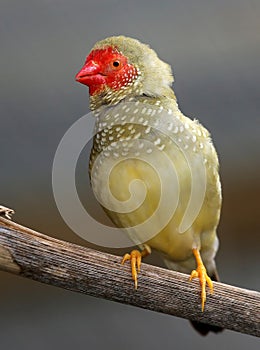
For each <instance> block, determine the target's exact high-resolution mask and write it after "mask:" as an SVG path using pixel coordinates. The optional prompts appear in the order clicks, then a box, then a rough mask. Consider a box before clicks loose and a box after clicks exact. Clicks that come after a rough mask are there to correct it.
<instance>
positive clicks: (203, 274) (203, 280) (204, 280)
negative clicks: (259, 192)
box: [190, 248, 213, 312]
mask: <svg viewBox="0 0 260 350" xmlns="http://www.w3.org/2000/svg"><path fill="white" fill-rule="evenodd" d="M192 252H193V254H194V256H195V259H196V262H197V269H196V270H193V271H192V272H191V275H190V281H191V280H192V279H193V278H195V277H198V278H199V281H200V285H201V310H202V312H203V311H204V305H205V301H206V285H208V286H209V289H210V293H211V294H212V293H213V283H212V281H211V279H210V277H209V276H208V274H207V270H206V268H205V266H204V264H203V261H202V259H201V256H200V252H199V249H197V248H194V249H192Z"/></svg>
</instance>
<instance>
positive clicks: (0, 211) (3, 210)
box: [0, 205, 14, 220]
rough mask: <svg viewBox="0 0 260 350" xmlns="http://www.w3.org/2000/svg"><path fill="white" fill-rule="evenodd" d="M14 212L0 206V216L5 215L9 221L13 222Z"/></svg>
mask: <svg viewBox="0 0 260 350" xmlns="http://www.w3.org/2000/svg"><path fill="white" fill-rule="evenodd" d="M13 214H14V210H13V209H10V208H7V207H4V206H3V205H0V215H4V216H5V217H6V218H7V219H9V220H12V215H13Z"/></svg>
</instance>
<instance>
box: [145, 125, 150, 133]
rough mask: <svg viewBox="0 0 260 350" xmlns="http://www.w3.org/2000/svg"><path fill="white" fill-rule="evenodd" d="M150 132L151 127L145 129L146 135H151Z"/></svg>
mask: <svg viewBox="0 0 260 350" xmlns="http://www.w3.org/2000/svg"><path fill="white" fill-rule="evenodd" d="M150 131H151V127H150V126H148V127H147V128H146V129H145V131H144V133H145V134H149V132H150Z"/></svg>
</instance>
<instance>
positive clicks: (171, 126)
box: [167, 123, 173, 131]
mask: <svg viewBox="0 0 260 350" xmlns="http://www.w3.org/2000/svg"><path fill="white" fill-rule="evenodd" d="M172 128H173V123H170V124H169V126H168V128H167V130H169V131H171V130H172Z"/></svg>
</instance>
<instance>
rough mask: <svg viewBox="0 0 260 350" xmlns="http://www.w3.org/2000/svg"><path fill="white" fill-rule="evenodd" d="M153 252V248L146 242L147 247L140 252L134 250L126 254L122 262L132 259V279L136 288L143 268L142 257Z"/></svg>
mask: <svg viewBox="0 0 260 350" xmlns="http://www.w3.org/2000/svg"><path fill="white" fill-rule="evenodd" d="M149 254H151V248H150V247H149V246H148V245H146V244H145V248H144V249H143V250H142V251H141V252H140V251H139V250H132V251H131V253H130V254H128V253H127V254H125V255H124V257H123V259H122V262H121V264H122V265H123V264H124V263H125V262H126V261H127V260H130V263H131V270H132V279H133V281H134V283H135V289H137V280H138V273H139V272H140V269H141V262H142V258H144V257H145V256H147V255H149Z"/></svg>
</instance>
